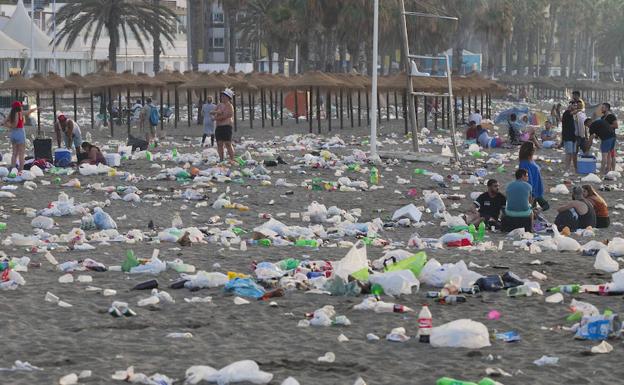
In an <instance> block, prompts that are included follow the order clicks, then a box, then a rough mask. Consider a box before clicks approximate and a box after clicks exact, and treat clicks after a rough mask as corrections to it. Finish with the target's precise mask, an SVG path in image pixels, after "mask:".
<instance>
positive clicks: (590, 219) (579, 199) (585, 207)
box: [555, 186, 596, 231]
mask: <svg viewBox="0 0 624 385" xmlns="http://www.w3.org/2000/svg"><path fill="white" fill-rule="evenodd" d="M557 212H558V213H559V214H557V217H556V218H555V225H557V229H559V231H562V230H563V229H564V228H565V227H567V228H568V229H570V231H576V230H577V229H585V228H587V227H589V226H591V227H596V212H595V211H594V206H593V205H592V204H591V203H590V202H589V201H588V200H587V199H585V198H584V197H583V189H582V188H581V187H580V186H574V187H573V188H572V200H571V201H570V202H568V203H566V204H564V205H563V206H561V207H559V208H558V209H557Z"/></svg>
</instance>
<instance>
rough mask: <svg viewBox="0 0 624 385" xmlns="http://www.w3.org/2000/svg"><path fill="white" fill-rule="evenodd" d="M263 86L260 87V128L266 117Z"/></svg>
mask: <svg viewBox="0 0 624 385" xmlns="http://www.w3.org/2000/svg"><path fill="white" fill-rule="evenodd" d="M264 96H265V95H264V88H260V114H261V115H262V128H264V119H265V118H266V115H265V113H266V105H265V104H264V102H265V100H264Z"/></svg>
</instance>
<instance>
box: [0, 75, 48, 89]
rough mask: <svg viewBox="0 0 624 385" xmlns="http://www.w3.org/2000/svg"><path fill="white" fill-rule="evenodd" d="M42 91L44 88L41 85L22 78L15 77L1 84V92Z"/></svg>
mask: <svg viewBox="0 0 624 385" xmlns="http://www.w3.org/2000/svg"><path fill="white" fill-rule="evenodd" d="M42 89H44V87H43V86H42V85H41V84H39V83H37V82H35V81H32V80H30V79H26V78H23V77H22V76H13V77H11V78H9V79H7V80H6V81H4V82H3V83H2V84H0V90H20V91H38V90H42Z"/></svg>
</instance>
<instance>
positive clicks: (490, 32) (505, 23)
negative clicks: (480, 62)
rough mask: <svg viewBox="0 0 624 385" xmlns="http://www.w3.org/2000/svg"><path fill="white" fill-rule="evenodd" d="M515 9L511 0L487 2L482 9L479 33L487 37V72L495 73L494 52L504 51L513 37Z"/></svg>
mask: <svg viewBox="0 0 624 385" xmlns="http://www.w3.org/2000/svg"><path fill="white" fill-rule="evenodd" d="M512 11H513V8H512V6H511V3H510V1H509V0H487V1H486V2H485V3H484V4H483V7H482V8H481V9H480V11H479V14H478V18H479V20H480V22H479V23H477V24H476V25H475V29H476V31H477V32H480V33H481V34H482V35H483V36H484V37H485V46H484V50H483V51H484V52H483V53H484V56H485V60H484V61H485V63H486V69H487V72H488V73H489V74H490V75H492V74H493V73H494V72H495V71H494V70H495V62H494V52H500V51H502V47H503V43H504V42H505V41H506V40H507V39H508V38H509V36H511V33H512V30H511V25H512V19H513V16H512Z"/></svg>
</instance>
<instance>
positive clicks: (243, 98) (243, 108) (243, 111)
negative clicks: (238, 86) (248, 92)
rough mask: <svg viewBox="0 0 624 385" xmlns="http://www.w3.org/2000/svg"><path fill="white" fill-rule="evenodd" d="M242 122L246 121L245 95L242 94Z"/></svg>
mask: <svg viewBox="0 0 624 385" xmlns="http://www.w3.org/2000/svg"><path fill="white" fill-rule="evenodd" d="M240 108H241V122H244V121H245V95H244V94H243V93H242V92H241V97H240Z"/></svg>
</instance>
